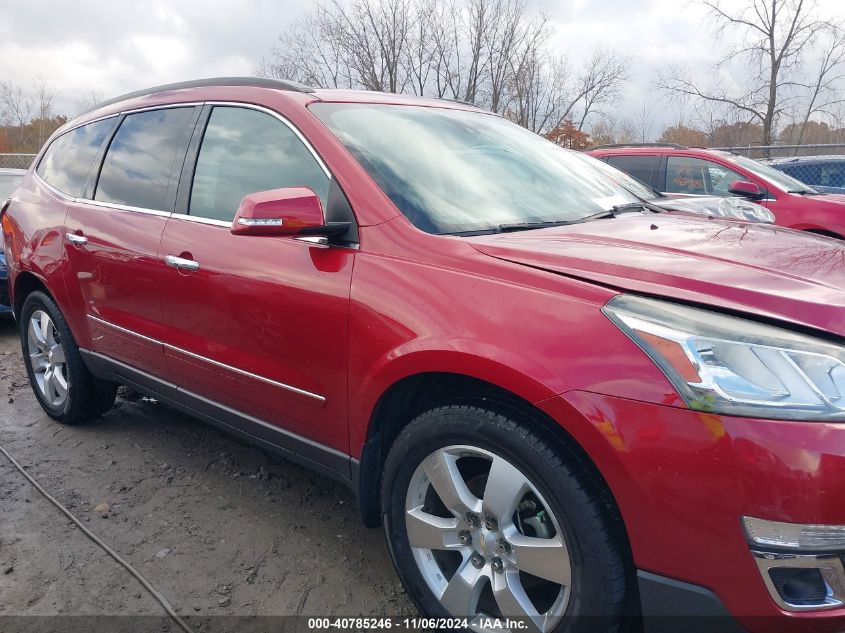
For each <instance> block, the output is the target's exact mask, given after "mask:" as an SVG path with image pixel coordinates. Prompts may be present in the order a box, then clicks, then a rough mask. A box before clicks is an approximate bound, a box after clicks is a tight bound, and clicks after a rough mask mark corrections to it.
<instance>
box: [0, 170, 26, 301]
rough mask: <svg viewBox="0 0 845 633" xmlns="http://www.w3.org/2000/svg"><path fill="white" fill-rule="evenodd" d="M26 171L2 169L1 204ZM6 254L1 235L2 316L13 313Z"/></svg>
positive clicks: (16, 186)
mask: <svg viewBox="0 0 845 633" xmlns="http://www.w3.org/2000/svg"><path fill="white" fill-rule="evenodd" d="M24 174H26V171H24V170H23V169H0V204H2V203H3V202H4V201H5V200H6V198H8V197H9V196H11V195H12V192H13V191H14V190H15V189H17V188H18V183H20V181H21V179H23V177H24ZM7 278H8V274H7V272H6V254H5V253H4V252H3V239H2V236H0V317H2V316H6V315H9V314H12V308H11V306H10V305H9V289H8V287H7V286H6V279H7Z"/></svg>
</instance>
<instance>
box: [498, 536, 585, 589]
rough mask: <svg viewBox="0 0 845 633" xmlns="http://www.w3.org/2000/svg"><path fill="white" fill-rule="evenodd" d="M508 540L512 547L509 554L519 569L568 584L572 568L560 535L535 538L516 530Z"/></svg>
mask: <svg viewBox="0 0 845 633" xmlns="http://www.w3.org/2000/svg"><path fill="white" fill-rule="evenodd" d="M508 542H509V543H510V545H511V548H512V553H511V556H512V558H513V560H514V562H515V563H516V565H517V567H519V569H521V570H522V571H525V572H528V573H529V574H531V575H532V576H537V577H538V578H543V579H544V580H551V581H552V582H556V583H558V584H559V585H565V586H567V587H568V586H570V584H571V583H572V568H571V566H570V562H569V551H568V550H567V549H566V545H564V544H563V541H562V540H561V538H560V536H555V537H554V538H535V537H532V536H525V535H524V534H520V533H518V532H517V533H515V534H513V535H510V536H509V537H508Z"/></svg>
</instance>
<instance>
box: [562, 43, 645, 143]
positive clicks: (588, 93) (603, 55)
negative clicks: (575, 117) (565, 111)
mask: <svg viewBox="0 0 845 633" xmlns="http://www.w3.org/2000/svg"><path fill="white" fill-rule="evenodd" d="M630 66H631V58H630V57H626V56H624V55H619V54H618V53H615V52H614V51H612V50H608V49H605V48H601V47H599V48H595V49H593V52H592V54H591V55H590V59H589V60H588V61H587V63H586V64H585V66H584V70H583V72H582V73H581V74H580V75H579V77H578V94H577V97H576V101H578V102H580V106H581V113H580V118H579V121H578V129H579V130H582V129H583V128H584V123H585V122H586V121H587V117H589V116H590V114H592V113H594V112H596V111H597V110H599V109H600V108H601V107H602V106H606V105H610V104H613V103H615V102H617V101H618V100H619V98H620V96H621V93H622V88H623V87H624V85H625V84H626V83H627V81H628V77H629V69H630ZM573 107H574V106H573Z"/></svg>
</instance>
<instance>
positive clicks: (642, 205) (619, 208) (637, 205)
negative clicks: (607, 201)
mask: <svg viewBox="0 0 845 633" xmlns="http://www.w3.org/2000/svg"><path fill="white" fill-rule="evenodd" d="M634 209H648V210H649V211H654V212H655V213H664V212H665V211H666V209H662V208H660V207H658V206H657V205H655V204H651V203H650V202H646V201H645V200H640V201H639V202H629V203H627V204H616V205H614V206H612V207H611V208H610V211H611V212H612V213H613V214H614V215H618V214H619V213H625V211H633V210H634Z"/></svg>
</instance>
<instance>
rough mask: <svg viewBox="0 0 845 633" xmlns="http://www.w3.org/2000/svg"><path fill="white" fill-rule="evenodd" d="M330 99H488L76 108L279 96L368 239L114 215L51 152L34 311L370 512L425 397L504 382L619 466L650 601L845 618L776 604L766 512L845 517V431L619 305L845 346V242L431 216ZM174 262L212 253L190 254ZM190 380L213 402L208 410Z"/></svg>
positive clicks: (647, 608) (751, 623) (786, 620)
mask: <svg viewBox="0 0 845 633" xmlns="http://www.w3.org/2000/svg"><path fill="white" fill-rule="evenodd" d="M320 101H322V102H334V103H344V102H346V103H361V102H369V103H387V104H399V105H401V104H407V105H413V106H417V107H430V108H450V109H469V108H465V107H464V106H462V105H459V104H454V103H444V102H436V101H426V100H419V99H410V98H406V97H401V96H396V95H383V94H370V93H363V94H362V93H354V92H334V91H317V92H314V93H303V92H296V91H286V90H277V89H272V88H268V87H265V86H249V85H245V86H217V87H213V86H212V87H197V88H186V89H181V90H175V91H168V92H163V93H158V94H152V95H147V96H141V97H137V98H135V99H130V100H127V101H122V102H120V103H116V104H113V105H110V106H105V107H104V108H101V109H100V110H97V111H95V112H92V113H90V114H87V115H84V116H83V117H82V118H81V119H79V120H77V121H74V122H72V123H71V124H70V125H71V126H77V125H79V124H80V123H85V122H87V121H94V120H96V119H99V118H102V117H104V116H107V115H111V114H115V113H119V112H125V111H127V110H139V109H144V108H155V107H157V106H164V105H172V104H188V103H190V104H206V103H241V104H250V105H251V106H256V107H260V108H263V109H265V110H266V111H270V112H274V113H277V114H278V115H281V116H282V117H284V118H285V119H286V120H287V121H288V122H289V123H290V124H291V125H292V126H294V127H295V128H296V130H297V131H298V133H299V134H301V135H302V137H304V138H305V139H307V141H308V143H309V144H310V145H311V146H312V147H313V149H314V151H315V152H316V153H317V155H319V157H320V159H321V160H322V161H323V162H324V163H325V165H326V166H327V168H328V170H329V171H330V172H331V174H332V177H333V178H334V179H335V180H336V181H337V183H338V184H339V185H340V187H341V188H342V191H343V192H344V193H345V195H346V197H347V199H348V202H349V205H350V206H351V208H352V210H353V211H354V214H355V220H356V224H357V231H358V245H357V246H356V247H355V248H335V247H326V246H325V245H320V244H315V243H311V242H304V241H301V240H295V239H292V238H285V237H279V238H265V237H254V238H253V237H243V236H236V235H233V234H232V233H231V232H230V230H229V229H228V228H226V227H225V226H221V225H220V224H219V223H218V224H214V223H209V222H198V221H192V220H191V219H189V218H187V217H185V216H180V215H179V214H176V213H172V212H171V211H166V212H162V213H147V212H142V211H139V210H135V209H130V208H123V209H121V208H116V207H115V208H112V207H109V208H107V207H105V206H103V205H98V204H95V203H92V202H91V201H88V200H85V199H83V198H82V197H68V196H66V195H62V194H60V193H59V192H57V191H56V190H55V189H54V188H52V187H51V186H49V185H47V184H46V183H45V182H44V181H43V180H42V179H41V178H40V177H39V175H38V174H36V173H35V171H34V169H33V170H30V172H29V173H28V174H27V176H26V178H25V180H24V182H23V184H22V186H21V188H20V189H19V190H18V192H17V194H16V196H15V198H14V200H13V201H12V203H11V205H10V207H9V209H8V211H7V212H6V213H5V214H4V216H3V232H4V237H5V245H6V254H7V257H8V265H9V278H10V291H11V297H12V302H13V305H14V306H15V307H16V309H17V310H20V307H21V304H22V302H23V300H24V299H25V297H26V295H27V293H29V292H31V291H33V290H35V289H42V290H46V291H47V292H48V293H49V294H50V295H51V296H52V297H53V298H54V300H55V302H56V303H57V304H58V306H59V307H60V308H61V310H62V312H63V313H64V315H65V316H66V318H67V321H68V324H69V325H70V328H71V331H72V333H73V337H74V338H75V340H76V342H77V343H78V345H79V347H80V348H81V349H82V350H83V352H84V353H85V358H86V363H87V364H88V365H89V367H90V368H91V370H92V371H93V372H94V373H98V372H101V373H108V372H111V374H110V375H115V376H119V377H120V379H121V380H122V381H124V382H127V383H129V384H132V385H135V386H137V387H139V388H142V389H147V390H151V391H153V392H154V393H157V394H158V395H159V396H160V397H161V398H162V399H165V400H170V401H172V402H175V403H176V404H179V405H181V406H183V407H187V408H189V409H191V411H192V412H193V413H194V414H195V415H199V416H201V417H204V418H206V419H208V420H209V421H212V422H215V423H219V424H222V425H223V426H228V427H232V428H230V430H234V431H235V432H242V434H243V431H242V430H239V429H238V428H237V425H236V424H234V423H227V421H226V420H223V419H221V417H220V416H219V415H218V411H219V410H222V409H212V404H214V405H215V406H217V405H220V406H222V407H223V408H225V409H226V410H229V411H238V412H241V413H243V414H245V415H246V416H248V417H249V419H251V420H260V421H261V424H260V425H257V426H256V427H255V428H254V429H252V430H250V431H249V432H248V433H247V437H249V438H250V439H251V440H254V441H258V442H259V443H263V444H264V445H266V446H271V447H273V448H280V444H281V443H280V442H277V441H276V439H274V438H275V437H276V435H275V434H274V433H275V432H276V431H278V430H281V431H282V432H283V433H284V436H285V438H286V443H285V445H284V446H282V447H281V448H282V449H283V450H287V451H289V453H285V454H289V455H290V456H291V457H293V458H294V459H298V460H300V461H302V462H303V463H306V464H308V465H310V466H312V467H314V468H316V469H317V470H319V471H321V472H323V473H326V474H328V475H330V476H332V477H335V478H336V479H338V480H340V481H343V482H344V483H346V484H348V485H350V486H351V487H352V489H353V490H354V491H355V493H356V494H357V495H358V498H359V501H360V506H361V510H362V515H363V517H364V519H365V521H367V523H368V524H371V525H375V524H378V523H379V521H380V514H381V512H382V510H383V509H382V508H380V507H379V505H378V488H379V482H380V472H381V467H382V464H383V461H384V455H385V451H386V448H385V446H384V444H385V443H389V441H390V440H391V439H392V438H393V437H395V435H396V428H395V427H396V425H398V424H401V423H402V422H403V421H404V418H402V417H401V413H402V411H403V410H414V408H415V407H417V408H418V407H419V406H421V404H423V403H426V402H428V401H429V399H432V398H435V399H436V398H437V397H438V396H437V394H441V395H442V397H443V398H444V399H448V398H454V397H456V396H458V395H460V393H461V389H462V385H464V384H466V383H467V382H471V383H472V384H478V383H484V384H486V385H491V386H494V387H495V389H497V390H499V391H500V392H503V393H505V392H506V393H508V394H512V395H513V396H515V397H517V398H518V399H520V401H523V402H525V403H530V405H531V406H532V407H534V408H535V409H536V410H538V411H540V412H542V413H543V414H545V415H546V416H548V418H549V419H550V420H553V421H554V423H555V424H556V425H558V426H559V427H560V429H562V430H563V432H564V433H565V434H566V435H567V436H569V437H571V438H572V440H573V441H574V442H575V443H576V444H577V446H578V447H580V450H581V451H583V455H584V458H585V462H586V463H587V464H589V465H588V466H587V467H588V468H592V469H594V470H595V471H596V472H597V473H599V474H600V478H601V480H602V481H603V482H605V484H606V486H607V490H608V491H609V493H610V495H611V499H612V503H613V504H615V505H616V506H617V507H618V512H619V515H620V516H621V518H622V521H623V522H624V529H625V532H626V534H627V541H628V544H629V547H630V556H631V560H632V562H633V564H634V565H635V566H636V570H637V571H638V582H639V588H640V591H639V596H640V602H641V604H642V608H643V611H644V613H645V615H646V616H651V615H669V616H673V615H688V614H690V613H695V614H697V615H723V614H724V613H725V611H726V612H727V613H730V614H731V615H732V616H733V617H734V618H736V620H737V621H738V622H739V623H740V625H741V626H742V627H744V628H745V629H747V630H749V631H767V632H768V631H776V630H782V631H807V630H818V631H834V630H841V629H842V628H843V626H845V607H835V608H827V609H823V610H812V609H810V610H806V611H802V610H787V609H785V608H783V607H782V606H780V605H778V604H776V602H775V601H774V600H773V597H772V595H771V594H770V591H769V590H768V589H767V587H766V585H765V583H764V580H763V577H762V576H761V572H760V571H759V569H758V565H757V563H756V562H755V558H754V556H752V554H751V552H750V546H749V543H748V541H747V539H746V535H745V533H744V531H743V528H742V524H741V518H742V517H743V516H751V517H760V518H763V519H767V520H772V521H783V522H789V523H799V524H831V525H843V524H845V426H843V424H842V423H832V422H822V421H812V422H809V421H798V420H796V421H790V420H768V419H754V418H750V417H735V416H729V415H721V414H716V413H706V412H701V411H694V410H691V409H690V408H689V407H688V406H687V405H686V404H685V402H684V400H683V399H682V398H681V397H680V396H679V394H678V392H677V391H676V389H675V388H674V387H673V385H672V384H671V383H670V382H669V380H668V379H667V377H666V375H665V374H664V373H663V372H662V371H661V370H660V369H659V368H658V367H657V366H656V364H655V363H654V362H653V361H652V360H651V359H650V358H649V357H648V356H647V355H646V354H645V353H643V351H642V350H641V349H640V347H638V346H637V345H636V344H635V343H634V342H633V341H632V340H631V339H630V338H628V336H626V335H625V334H624V333H623V332H622V331H621V330H620V329H619V328H618V327H617V326H616V325H615V324H614V323H612V322H611V321H610V320H609V319H608V318H606V317H605V316H604V315H603V314H602V312H601V310H602V307H603V306H605V305H606V304H607V303H608V301H610V300H611V299H612V298H613V297H616V296H618V295H620V294H622V293H635V294H640V295H643V296H651V297H660V298H663V299H667V300H670V301H673V302H676V303H681V304H690V305H697V306H708V307H709V308H711V309H713V310H718V311H722V312H727V313H731V314H738V315H745V316H747V317H749V318H751V319H755V320H759V321H762V322H766V323H777V324H780V325H782V326H785V327H787V328H791V329H794V330H797V331H801V332H810V333H815V334H818V335H819V336H822V337H824V338H826V339H828V340H833V341H836V342H837V343H838V344H840V345H841V344H842V341H843V340H845V257H843V255H845V251H843V247H842V246H840V244H839V243H838V242H835V241H833V240H827V239H823V238H818V237H815V236H809V235H800V234H797V233H792V232H783V231H779V230H778V229H777V227H769V226H762V225H761V226H755V225H744V224H739V223H730V222H720V221H716V220H706V219H697V218H692V217H683V216H672V215H671V214H667V215H661V216H653V217H647V216H643V215H639V214H638V215H628V216H620V217H618V218H615V219H612V220H604V221H599V222H591V223H583V224H575V225H572V226H562V227H556V228H549V229H543V230H537V231H528V232H524V233H502V234H494V235H479V236H468V237H454V236H440V235H433V234H428V233H425V232H423V231H420V230H418V229H416V228H415V227H414V226H412V225H411V223H410V222H409V221H408V220H407V219H406V218H405V217H404V216H403V215H402V214H401V213H400V212H399V211H398V210H397V208H396V206H394V204H393V203H392V202H391V200H390V199H389V198H388V197H387V196H386V195H385V193H384V192H383V191H382V190H381V189H380V188H379V186H378V185H377V184H376V183H375V182H374V180H373V179H372V178H371V177H370V176H369V175H368V173H367V172H366V171H365V170H364V169H363V168H362V166H361V165H360V164H359V163H358V162H357V161H356V160H355V158H354V157H353V155H352V154H351V153H350V152H349V151H348V150H347V149H345V147H344V146H343V145H342V144H341V143H340V142H339V141H338V139H337V138H336V137H335V136H334V135H333V134H332V133H331V132H330V131H329V129H328V128H327V127H326V126H325V125H324V124H323V123H321V121H320V120H319V119H318V118H317V117H316V116H315V115H314V114H312V112H310V111H309V105H311V104H314V103H316V102H320ZM61 132H62V131H60V132H59V134H60V133H61ZM691 155H696V153H695V152H692V151H691ZM708 155H709V154H708ZM713 159H714V160H719V157H718V155H714V156H713ZM37 164H38V161H36V165H37ZM174 173H176V172H174ZM174 177H175V178H177V179H178V177H179V176H178V173H176V176H174ZM749 179H750V180H753V178H752V177H751V175H750V174H749ZM169 186H174V187H176V188H177V189H178V187H179V185H178V183H171V185H169ZM773 194H774V196H775V197H776V199H777V203H778V204H779V205H782V207H783V208H778V209H777V210H776V213H777V215H778V220H779V222H780V223H782V224H786V225H790V226H800V227H802V228H813V227H816V228H825V229H827V230H837V231H838V230H839V229H838V227H839V226H842V224H841V222H842V220H841V219H840V220H837V221H838V222H840V224H834V223H833V219H831V220H830V222H828V221H827V220H821V219H813V220H810V219H809V218H810V217H811V216H813V213H810V212H808V211H807V210H806V209H807V208H810V207H808V206H807V205H811V207H812V208H816V207H817V206H818V207H821V206H823V205H816V202H815V201H814V200H812V199H808V198H800V197H796V196H788V195H786V194H784V193H783V192H779V191H775V192H773ZM793 198H794V200H793ZM773 210H774V209H773ZM802 217H803V218H804V219H800V218H802ZM842 233H843V234H845V228H843V229H842ZM69 235H70V236H77V237H78V238H85V239H86V240H87V244H85V245H84V247H82V246H80V245H79V244H75V243H73V242H72V241H69V240H71V239H72V238H69V237H68V236H69ZM77 241H78V240H77ZM166 256H175V257H179V258H183V259H187V260H196V261H198V262H200V263H201V267H200V268H199V270H196V271H193V272H191V271H186V270H182V269H176V268H173V267H170V266H168V265H166V264H165V262H164V258H165V257H166ZM186 392H190V393H191V394H193V396H196V397H194V398H193V400H192V401H191V402H190V403H186V401H185V400H183V399H181V398H183V395H184V393H186ZM193 396H192V397H193ZM204 407H205V408H204ZM256 429H257V430H256ZM720 626H721V625H720Z"/></svg>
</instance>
